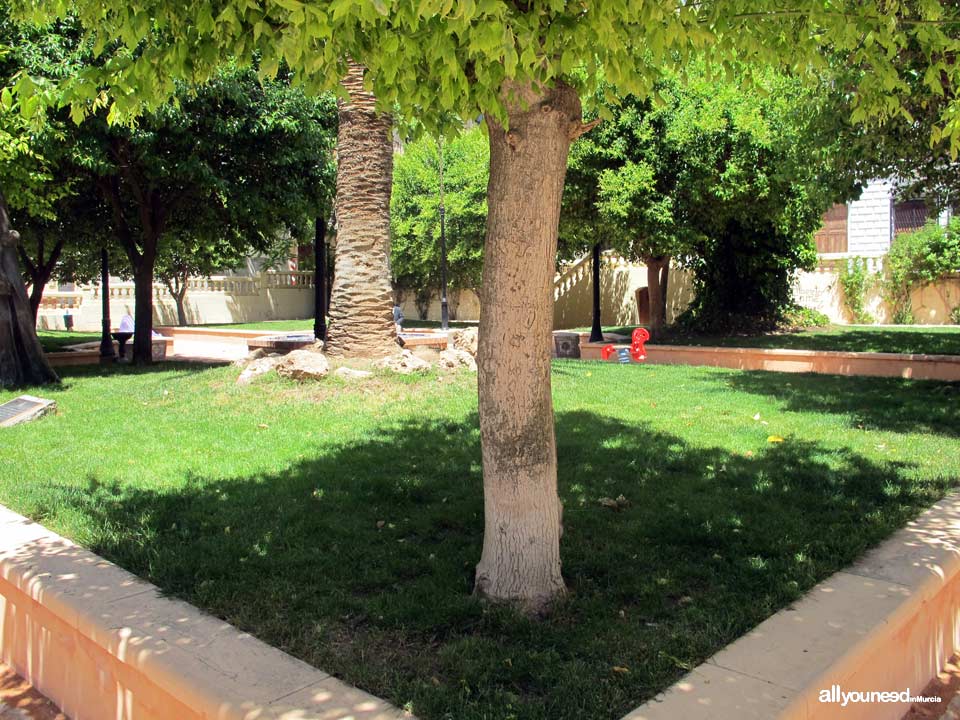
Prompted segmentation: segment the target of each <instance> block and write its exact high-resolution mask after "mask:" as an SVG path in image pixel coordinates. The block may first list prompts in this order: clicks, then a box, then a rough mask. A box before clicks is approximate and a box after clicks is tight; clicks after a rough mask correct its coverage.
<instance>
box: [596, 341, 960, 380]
mask: <svg viewBox="0 0 960 720" xmlns="http://www.w3.org/2000/svg"><path fill="white" fill-rule="evenodd" d="M604 345H605V343H589V342H588V343H583V342H581V344H580V356H581V358H582V359H584V360H602V358H601V354H600V353H601V350H602V349H603V347H604ZM615 347H616V348H617V349H619V348H625V347H629V345H616V346H615ZM646 348H647V359H646V362H649V363H653V364H655V365H657V364H664V365H707V366H710V367H724V368H731V369H734V370H769V371H773V372H794V373H804V372H808V373H823V374H827V375H868V376H873V377H900V378H912V379H914V380H946V381H950V382H955V381H960V356H956V355H899V354H896V353H855V352H826V351H820V350H766V349H760V348H725V347H695V346H692V345H647V346H646ZM616 361H617V356H616V355H615V354H614V355H612V356H611V357H610V358H609V359H608V360H607V362H616Z"/></svg>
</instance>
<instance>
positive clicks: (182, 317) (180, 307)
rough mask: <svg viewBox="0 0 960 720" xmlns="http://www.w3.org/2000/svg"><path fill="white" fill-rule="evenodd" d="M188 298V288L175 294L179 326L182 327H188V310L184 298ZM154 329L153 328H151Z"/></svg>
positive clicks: (181, 289) (180, 289) (182, 287)
mask: <svg viewBox="0 0 960 720" xmlns="http://www.w3.org/2000/svg"><path fill="white" fill-rule="evenodd" d="M186 296H187V288H186V286H185V285H184V286H181V287H180V288H179V289H178V290H177V292H175V293H173V299H174V301H175V302H176V303H177V325H178V326H180V327H186V326H187V310H186V308H185V307H184V303H183V301H184V298H186ZM151 329H152V328H151Z"/></svg>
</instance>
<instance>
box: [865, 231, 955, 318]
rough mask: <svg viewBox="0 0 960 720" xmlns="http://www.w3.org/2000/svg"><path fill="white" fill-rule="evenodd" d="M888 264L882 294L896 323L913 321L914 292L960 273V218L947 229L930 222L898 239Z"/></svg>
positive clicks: (888, 256) (888, 255)
mask: <svg viewBox="0 0 960 720" xmlns="http://www.w3.org/2000/svg"><path fill="white" fill-rule="evenodd" d="M886 264H887V268H886V277H885V279H884V281H883V295H884V299H885V300H886V301H887V302H888V303H890V306H891V308H892V309H893V321H894V322H895V323H909V322H913V308H912V306H911V302H910V294H911V293H912V292H913V290H914V289H916V288H921V287H923V286H925V285H930V284H932V283H935V282H937V281H938V280H941V279H942V278H944V277H945V276H946V275H949V274H951V273H954V272H957V271H958V270H960V218H952V219H951V220H950V224H949V225H947V227H943V226H941V225H938V224H937V223H936V222H930V223H927V225H926V226H924V227H923V228H921V229H920V230H917V231H916V232H912V233H904V234H903V235H899V236H897V238H896V239H895V240H894V241H893V245H892V246H891V248H890V252H889V253H888V254H887V263H886ZM952 317H953V314H952V313H951V318H952Z"/></svg>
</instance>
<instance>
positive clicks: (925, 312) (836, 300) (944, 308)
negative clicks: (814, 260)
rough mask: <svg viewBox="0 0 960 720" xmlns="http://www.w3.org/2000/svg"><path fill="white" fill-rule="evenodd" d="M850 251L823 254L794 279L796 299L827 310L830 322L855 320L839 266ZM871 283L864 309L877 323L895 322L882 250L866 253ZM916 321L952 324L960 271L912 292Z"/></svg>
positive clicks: (959, 296) (959, 298) (959, 299)
mask: <svg viewBox="0 0 960 720" xmlns="http://www.w3.org/2000/svg"><path fill="white" fill-rule="evenodd" d="M850 257H851V256H850V255H849V254H843V255H826V256H821V258H820V261H819V264H818V266H817V268H816V270H814V271H812V272H801V273H798V274H797V277H796V279H795V280H794V289H793V293H794V299H795V300H796V301H797V302H798V303H800V304H801V305H803V306H805V307H809V308H813V309H814V310H819V311H820V312H822V313H824V314H825V315H826V316H827V317H828V318H830V322H833V323H837V324H844V323H849V322H852V321H853V318H851V317H850V314H849V313H848V312H847V310H846V308H845V306H844V301H843V290H842V289H841V287H840V280H839V273H838V268H839V266H840V264H841V263H844V262H849V260H850ZM863 259H864V261H865V262H866V263H867V270H868V272H869V273H870V275H869V277H870V283H869V286H868V288H867V290H866V292H865V293H864V310H865V311H866V312H867V313H869V314H870V315H871V316H872V317H873V318H874V319H875V320H876V322H878V323H892V322H893V313H892V311H891V309H890V306H889V305H888V304H887V303H886V302H885V301H884V299H883V296H882V288H881V284H880V282H881V278H882V277H883V272H884V270H883V263H884V261H885V257H884V255H882V254H879V255H878V254H874V255H870V256H865V257H864V258H863ZM910 302H911V305H912V306H913V316H914V322H916V323H917V324H920V325H949V324H951V323H952V320H951V319H950V313H951V311H952V310H953V308H955V307H957V306H958V305H960V275H951V276H949V277H946V278H944V279H943V280H941V281H940V282H938V283H935V284H933V285H926V286H924V287H921V288H917V289H915V290H914V291H913V292H912V293H911V295H910Z"/></svg>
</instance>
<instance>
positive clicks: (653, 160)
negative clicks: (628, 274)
mask: <svg viewBox="0 0 960 720" xmlns="http://www.w3.org/2000/svg"><path fill="white" fill-rule="evenodd" d="M604 91H606V92H604ZM657 91H658V93H659V94H660V97H661V98H662V99H663V100H662V104H661V105H659V106H657V107H654V104H653V103H652V101H651V100H649V99H639V98H636V97H634V96H627V97H624V98H616V97H613V98H611V99H610V100H607V99H606V98H605V97H604V95H605V94H607V93H608V92H609V88H604V87H601V92H600V93H598V95H599V97H598V102H599V103H600V104H601V105H605V109H606V110H607V111H608V112H609V113H610V114H611V115H612V116H613V117H612V119H611V120H609V121H607V122H605V123H602V124H601V126H600V127H599V128H598V129H597V130H595V131H594V132H592V133H590V134H588V135H586V136H584V137H583V138H581V139H580V140H579V141H578V142H577V143H576V145H575V146H574V148H573V150H572V152H571V156H570V170H569V172H568V180H567V188H568V192H567V195H566V196H565V199H564V203H565V205H564V207H565V209H566V212H567V214H568V215H569V216H570V217H569V220H567V221H566V222H562V223H561V228H572V227H576V228H583V227H584V226H586V227H590V226H591V225H593V227H594V228H595V230H594V231H593V232H594V233H603V239H602V240H599V239H598V243H599V242H603V243H604V244H606V245H608V246H610V247H613V248H614V249H615V250H617V252H618V253H620V254H621V255H623V256H624V257H628V258H630V259H632V260H637V261H639V262H642V263H643V264H644V265H645V266H646V268H647V288H648V292H649V301H650V332H651V335H652V336H653V337H654V338H656V337H657V336H658V335H659V334H660V332H661V331H662V330H663V327H664V325H665V324H666V308H667V295H666V292H667V281H668V277H669V271H670V261H671V258H672V257H674V256H675V255H677V254H678V253H681V252H684V251H685V250H686V249H687V248H688V247H689V243H690V240H691V235H692V234H693V230H692V228H691V227H690V225H689V224H688V223H687V222H686V220H687V213H686V209H687V208H686V206H685V201H690V200H692V199H693V198H691V197H690V196H689V188H688V184H689V183H690V181H691V180H692V178H693V174H692V173H689V172H686V168H687V165H686V163H688V162H689V164H691V165H692V164H694V163H696V149H695V148H692V147H691V148H687V149H686V150H687V151H688V152H689V153H690V154H691V156H690V157H689V158H687V157H685V155H684V154H683V150H682V149H681V148H680V147H678V142H677V139H676V137H674V136H673V135H671V133H670V127H669V125H670V119H671V117H672V113H673V112H674V111H675V110H676V99H677V97H678V94H679V87H678V83H677V81H676V79H674V78H671V79H669V80H664V81H661V82H660V83H658V85H657ZM561 234H562V231H561ZM597 274H598V273H596V272H595V276H596V275H597ZM595 304H596V302H595ZM594 313H595V315H597V314H598V310H597V309H596V308H595V311H594ZM594 324H597V323H596V322H595V323H594ZM600 339H602V337H601V338H600Z"/></svg>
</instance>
